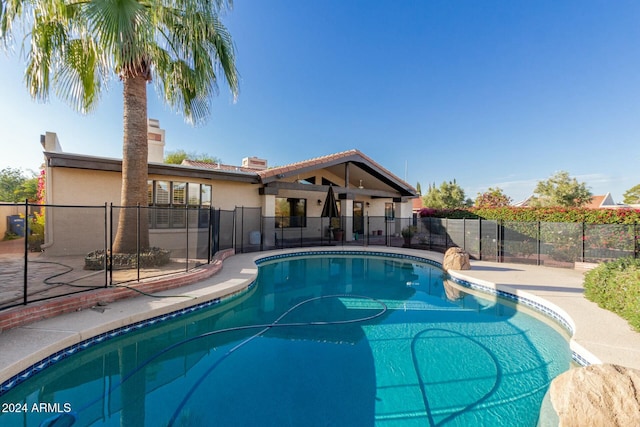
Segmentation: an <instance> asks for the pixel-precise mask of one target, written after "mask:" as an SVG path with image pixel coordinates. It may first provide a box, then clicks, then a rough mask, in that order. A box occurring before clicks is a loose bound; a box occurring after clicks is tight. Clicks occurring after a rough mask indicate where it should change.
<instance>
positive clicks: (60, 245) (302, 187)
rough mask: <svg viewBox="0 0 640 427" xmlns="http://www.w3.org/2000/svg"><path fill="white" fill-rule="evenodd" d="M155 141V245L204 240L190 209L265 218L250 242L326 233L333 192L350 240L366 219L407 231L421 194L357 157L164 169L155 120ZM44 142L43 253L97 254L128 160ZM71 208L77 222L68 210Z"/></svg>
mask: <svg viewBox="0 0 640 427" xmlns="http://www.w3.org/2000/svg"><path fill="white" fill-rule="evenodd" d="M148 135H149V163H148V166H149V206H150V207H151V208H157V209H155V210H154V211H153V212H151V211H150V213H149V214H150V239H151V240H152V245H154V244H158V245H160V246H163V239H169V238H170V236H171V234H172V233H175V230H177V229H181V228H182V229H184V227H189V226H191V230H192V232H193V233H196V234H200V235H201V234H202V233H206V230H202V226H200V227H199V226H198V219H197V217H196V216H188V214H187V216H188V217H187V216H185V212H188V213H190V212H191V211H189V209H188V208H199V209H214V210H220V211H235V210H237V209H238V208H242V209H245V208H249V209H251V211H253V212H259V213H260V216H261V219H260V221H262V223H261V224H257V223H256V224H248V225H247V226H246V230H245V231H246V233H245V234H247V236H241V238H245V237H246V238H248V235H249V234H250V233H253V236H252V237H254V238H255V233H256V232H259V233H260V234H261V236H260V239H261V242H262V243H266V244H267V245H269V244H272V243H273V242H272V241H271V240H272V239H277V238H278V234H277V230H279V231H280V233H281V234H280V235H281V236H285V237H286V232H287V231H288V230H287V229H295V232H294V233H295V235H299V234H300V233H307V234H309V235H310V236H311V235H317V234H318V233H321V234H322V233H326V232H327V227H328V226H329V225H331V224H330V222H329V219H327V218H324V219H322V220H321V221H319V219H320V217H321V213H322V209H323V206H324V202H325V198H326V197H327V192H328V189H329V187H330V186H331V187H332V189H333V191H334V193H335V195H336V199H337V204H338V209H339V212H340V216H341V220H340V223H339V225H338V226H339V227H341V228H343V229H344V231H345V237H344V238H345V240H346V241H349V240H351V239H354V238H356V239H357V238H358V233H363V232H364V218H365V217H366V218H376V220H377V219H378V218H380V220H381V221H384V222H385V227H387V230H391V231H390V232H392V233H400V231H401V227H402V224H403V223H402V221H400V219H409V218H411V216H412V200H413V199H414V198H416V197H418V196H417V194H416V191H415V189H414V188H413V187H412V186H410V185H409V184H407V183H406V182H404V181H403V180H402V179H400V178H398V177H397V176H396V175H394V174H393V173H392V172H390V171H389V170H387V169H385V168H384V167H383V166H381V165H380V164H379V163H377V162H375V161H374V160H373V159H371V158H369V157H368V156H366V155H365V154H364V153H362V152H360V151H359V150H348V151H343V152H340V153H334V154H329V155H326V156H322V157H317V158H313V159H308V160H303V161H300V162H296V163H293V164H289V165H285V166H278V167H268V163H267V160H265V159H258V158H256V157H247V158H245V159H243V162H242V165H240V166H233V165H224V164H207V163H201V162H194V161H190V160H186V161H185V162H183V164H182V165H169V164H165V163H163V159H164V143H165V141H164V138H165V133H164V130H162V129H161V128H160V126H159V123H158V121H157V120H152V119H151V120H149V127H148ZM41 144H42V146H43V148H44V156H45V168H46V170H45V173H46V177H47V178H46V204H47V205H51V206H52V207H49V208H47V223H46V224H47V225H46V232H45V244H44V245H43V247H44V248H45V249H46V250H47V251H48V252H49V253H50V254H80V253H84V252H86V251H88V250H92V249H95V246H96V241H100V237H99V236H100V235H102V234H104V229H105V227H107V228H110V225H109V224H106V225H105V213H104V211H105V210H110V212H112V213H113V215H114V217H117V211H118V209H120V208H118V207H117V205H118V204H119V203H120V191H121V169H122V160H121V159H115V158H105V157H97V156H91V155H85V154H73V153H66V152H64V151H63V149H62V146H61V144H60V142H59V141H58V138H57V136H56V134H55V133H51V132H47V133H46V134H45V135H42V136H41ZM112 204H113V206H115V208H113V207H111V205H112ZM55 206H68V207H66V208H64V213H63V208H56V207H55ZM71 206H74V207H76V208H71ZM80 206H82V207H80ZM165 208H166V209H165ZM171 208H178V209H171ZM179 208H186V209H184V210H180V209H179ZM73 209H75V210H77V212H76V214H77V215H74V214H73V213H72V212H71V211H70V210H73ZM283 217H285V219H283ZM79 218H82V220H79ZM334 221H335V220H334ZM107 222H108V221H107ZM114 223H115V221H114ZM335 224H336V223H335V222H334V225H335ZM377 227H380V226H377ZM243 228H245V227H243ZM220 231H221V232H222V233H224V231H225V230H220ZM292 233H293V231H292ZM94 235H95V236H94ZM163 236H164V237H163ZM102 240H104V238H102ZM154 242H155V243H154Z"/></svg>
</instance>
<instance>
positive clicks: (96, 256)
mask: <svg viewBox="0 0 640 427" xmlns="http://www.w3.org/2000/svg"><path fill="white" fill-rule="evenodd" d="M125 211H129V212H135V217H136V218H137V224H138V227H137V228H136V230H134V231H133V233H135V234H136V235H137V236H140V235H141V233H143V232H146V231H147V230H148V233H149V242H150V244H149V247H140V245H138V246H137V248H136V250H135V251H134V253H130V254H115V253H112V252H111V248H112V247H113V242H114V238H115V230H116V228H117V227H116V225H117V224H118V219H119V217H120V215H123V214H124V212H125ZM456 215H460V213H459V212H457V213H456ZM465 215H468V213H466V214H465ZM2 216H4V217H5V218H6V219H5V218H2ZM5 220H6V222H7V227H6V230H5V233H4V236H5V239H4V240H3V241H2V242H0V273H2V276H3V282H2V283H0V310H3V309H6V308H9V307H13V306H17V305H25V304H28V303H30V302H35V301H41V300H45V299H51V298H56V297H59V296H62V295H69V294H74V293H79V292H85V291H89V290H92V289H97V288H107V287H114V286H120V287H123V286H130V285H131V284H133V283H134V282H139V281H141V280H143V279H148V278H154V277H160V276H166V275H170V274H175V273H180V272H185V271H190V270H192V269H194V268H196V267H198V266H200V265H203V264H209V263H211V262H212V259H213V255H214V254H216V253H218V252H219V251H222V250H228V249H231V250H234V251H235V252H236V253H243V252H254V251H265V250H272V249H284V248H297V247H305V246H307V247H308V246H342V245H350V246H370V245H371V246H374V245H378V246H395V247H407V248H414V249H424V250H435V251H441V252H444V251H445V250H446V249H447V248H449V247H452V246H457V247H460V248H463V249H464V250H465V251H467V252H468V253H469V254H470V256H471V257H472V258H475V259H481V260H487V261H497V262H515V263H527V264H538V265H546V266H553V267H569V268H572V267H574V265H575V263H577V262H602V261H607V260H613V259H618V258H624V257H634V258H638V253H639V232H640V226H639V225H638V222H634V223H620V224H594V223H587V222H573V223H572V222H565V223H562V222H549V221H510V220H504V219H499V220H494V219H483V218H479V217H477V216H476V217H475V218H474V217H470V218H466V217H462V218H459V217H458V218H443V217H434V216H424V217H413V218H395V217H385V216H380V217H376V216H367V215H364V216H359V217H347V216H343V217H338V218H336V217H334V218H326V217H302V216H296V217H267V216H264V215H262V210H261V208H252V207H237V208H236V209H234V210H220V209H213V208H211V207H204V208H202V207H200V208H171V207H141V206H133V207H120V206H113V205H110V206H107V204H105V205H100V206H61V205H34V204H30V203H28V202H25V203H24V204H18V205H14V204H1V203H0V221H5ZM138 241H140V240H139V239H138Z"/></svg>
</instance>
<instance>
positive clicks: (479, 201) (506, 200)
mask: <svg viewBox="0 0 640 427" xmlns="http://www.w3.org/2000/svg"><path fill="white" fill-rule="evenodd" d="M512 201H513V200H512V199H511V197H509V196H507V195H506V194H504V191H502V189H501V188H492V187H489V189H488V190H487V191H485V192H484V193H478V197H476V201H475V203H474V206H475V207H476V208H500V207H504V206H509V205H510V204H511V202H512Z"/></svg>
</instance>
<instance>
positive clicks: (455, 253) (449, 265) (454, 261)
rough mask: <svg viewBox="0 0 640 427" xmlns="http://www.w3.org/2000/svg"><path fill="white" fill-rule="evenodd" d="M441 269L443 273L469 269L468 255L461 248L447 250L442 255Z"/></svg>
mask: <svg viewBox="0 0 640 427" xmlns="http://www.w3.org/2000/svg"><path fill="white" fill-rule="evenodd" d="M442 269H443V270H444V271H449V270H469V269H471V263H470V262H469V254H468V253H466V252H465V251H464V250H463V249H462V248H457V247H454V248H449V249H447V251H446V252H445V253H444V260H443V261H442Z"/></svg>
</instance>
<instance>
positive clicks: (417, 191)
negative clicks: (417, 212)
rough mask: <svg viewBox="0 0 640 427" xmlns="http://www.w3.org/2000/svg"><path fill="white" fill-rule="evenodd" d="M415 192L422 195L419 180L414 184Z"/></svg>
mask: <svg viewBox="0 0 640 427" xmlns="http://www.w3.org/2000/svg"><path fill="white" fill-rule="evenodd" d="M416 193H418V195H419V196H422V187H421V186H420V183H419V182H418V183H417V184H416Z"/></svg>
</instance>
